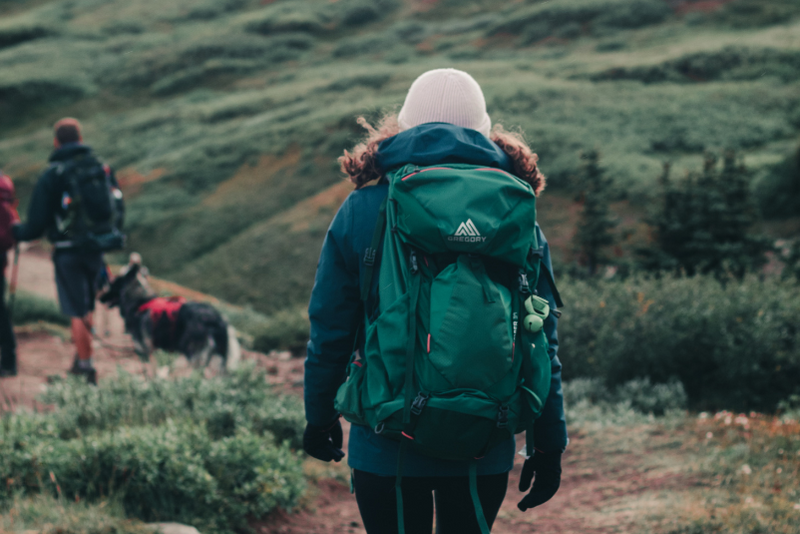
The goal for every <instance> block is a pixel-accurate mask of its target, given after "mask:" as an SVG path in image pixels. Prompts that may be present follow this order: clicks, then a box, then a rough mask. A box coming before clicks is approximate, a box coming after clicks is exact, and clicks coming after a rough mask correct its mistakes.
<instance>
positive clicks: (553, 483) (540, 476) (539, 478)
mask: <svg viewBox="0 0 800 534" xmlns="http://www.w3.org/2000/svg"><path fill="white" fill-rule="evenodd" d="M534 473H536V480H535V481H534V483H533V489H532V490H531V492H530V493H529V494H527V495H526V496H525V497H523V499H522V500H521V501H520V502H519V504H517V508H519V509H520V510H522V511H523V512H524V511H525V510H527V509H528V508H535V507H536V506H539V505H540V504H544V503H546V502H547V501H549V500H550V499H552V498H553V495H555V494H556V492H557V491H558V487H559V486H560V485H561V453H560V452H539V451H536V452H535V453H534V455H533V456H531V457H530V458H528V459H527V460H525V464H524V465H523V466H522V474H521V475H520V477H519V490H520V491H522V492H525V491H528V488H530V487H531V480H533V474H534Z"/></svg>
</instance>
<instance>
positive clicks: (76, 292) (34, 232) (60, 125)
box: [14, 118, 124, 383]
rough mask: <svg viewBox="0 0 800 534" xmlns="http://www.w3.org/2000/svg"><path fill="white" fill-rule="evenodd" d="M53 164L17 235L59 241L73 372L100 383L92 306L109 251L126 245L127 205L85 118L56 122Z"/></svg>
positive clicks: (56, 258)
mask: <svg viewBox="0 0 800 534" xmlns="http://www.w3.org/2000/svg"><path fill="white" fill-rule="evenodd" d="M54 130H55V132H54V134H55V135H54V140H53V145H54V147H55V150H54V151H53V153H52V154H51V155H50V159H49V162H50V165H49V167H48V168H47V170H46V171H45V172H44V174H42V176H41V177H40V178H39V181H38V182H37V183H36V187H35V189H34V191H33V196H32V197H31V199H30V203H29V206H28V218H27V220H26V221H25V223H24V224H20V225H17V226H15V227H14V237H15V238H16V240H17V241H30V240H33V239H38V238H40V237H42V236H43V235H45V234H46V235H47V238H48V240H49V241H50V242H51V243H52V244H53V248H54V250H53V264H54V266H55V277H56V287H57V289H58V301H59V304H60V306H61V311H62V312H63V313H64V314H65V315H68V316H70V318H71V320H72V339H73V342H74V343H75V352H76V354H75V361H74V362H73V365H72V368H71V369H70V373H72V374H76V375H81V376H85V377H86V379H87V381H89V382H90V383H97V371H96V370H95V368H94V365H93V363H92V312H93V310H94V301H95V293H96V289H97V287H96V286H97V282H98V279H99V278H100V276H101V275H102V272H103V270H104V268H105V265H104V262H103V252H104V251H108V250H115V249H119V248H122V246H123V243H124V237H123V236H122V234H121V228H122V220H123V216H124V206H123V203H122V192H121V191H120V189H119V186H118V184H117V181H116V178H115V177H114V172H113V171H112V170H111V168H110V167H109V166H108V165H106V164H104V163H102V162H101V161H100V160H99V159H98V158H97V156H95V155H94V153H93V152H92V149H91V148H90V147H89V146H87V145H85V144H83V137H82V134H81V125H80V123H79V122H78V121H77V120H75V119H71V118H66V119H62V120H60V121H58V122H57V123H56V125H55V127H54Z"/></svg>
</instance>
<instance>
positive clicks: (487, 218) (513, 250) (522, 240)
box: [389, 164, 536, 267]
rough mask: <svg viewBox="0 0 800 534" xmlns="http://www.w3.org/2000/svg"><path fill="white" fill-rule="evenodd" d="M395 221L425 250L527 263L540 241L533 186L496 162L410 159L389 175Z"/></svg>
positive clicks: (407, 239) (412, 242)
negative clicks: (435, 162) (432, 163)
mask: <svg viewBox="0 0 800 534" xmlns="http://www.w3.org/2000/svg"><path fill="white" fill-rule="evenodd" d="M389 180H390V187H389V200H390V201H392V202H394V203H395V204H396V207H397V210H396V218H395V220H394V221H389V224H391V225H392V226H393V229H394V231H396V232H397V234H398V236H399V237H400V239H401V240H402V241H403V242H405V243H407V244H409V245H411V246H412V247H415V248H417V249H419V250H421V251H423V252H426V253H430V254H438V253H443V252H456V253H462V254H464V253H465V254H476V255H481V256H487V257H491V258H496V259H499V260H503V261H506V262H508V263H511V264H513V265H515V266H518V267H524V266H525V261H526V258H527V255H528V252H529V251H530V250H531V248H532V247H535V245H536V243H535V241H536V233H535V227H536V196H535V195H534V193H533V189H532V188H531V186H530V185H529V184H528V183H526V182H524V181H523V180H520V179H519V178H517V177H516V176H514V175H513V174H511V173H508V172H506V171H503V170H501V169H497V168H494V167H484V166H475V165H464V164H446V165H436V166H432V167H422V168H420V167H417V166H413V165H408V166H406V167H403V168H402V169H400V170H398V171H396V172H395V173H391V174H390V176H389Z"/></svg>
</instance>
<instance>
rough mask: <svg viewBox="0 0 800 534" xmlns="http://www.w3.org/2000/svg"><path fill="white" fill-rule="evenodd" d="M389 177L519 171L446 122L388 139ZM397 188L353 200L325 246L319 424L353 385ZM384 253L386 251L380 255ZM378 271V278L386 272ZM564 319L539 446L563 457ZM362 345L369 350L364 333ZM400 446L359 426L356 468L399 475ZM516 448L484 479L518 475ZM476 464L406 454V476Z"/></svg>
mask: <svg viewBox="0 0 800 534" xmlns="http://www.w3.org/2000/svg"><path fill="white" fill-rule="evenodd" d="M378 162H379V164H380V167H381V169H382V170H383V171H388V170H391V169H394V168H397V167H399V166H402V165H404V164H407V163H413V164H417V165H421V166H428V165H434V164H440V163H469V164H474V165H487V166H493V167H498V168H502V169H504V170H506V171H508V172H513V168H512V165H511V162H510V161H509V158H508V156H507V155H506V154H505V152H503V151H502V150H501V149H500V147H499V146H497V145H496V144H495V143H494V142H492V141H490V140H489V139H487V138H486V137H485V136H483V135H482V134H480V133H478V132H477V131H475V130H470V129H466V128H460V127H458V126H453V125H450V124H444V123H429V124H423V125H421V126H417V127H416V128H411V129H409V130H406V131H404V132H402V133H400V134H398V135H396V136H394V137H391V138H389V139H386V140H384V141H383V142H382V143H381V144H380V149H379V151H378ZM388 190H389V186H388V183H386V181H385V179H383V180H381V181H380V182H379V183H378V184H377V185H376V186H373V187H365V188H363V189H359V190H357V191H354V192H353V193H351V194H350V196H349V197H348V198H347V199H346V200H345V202H344V204H342V206H341V208H340V209H339V211H338V213H337V214H336V217H335V218H334V220H333V222H332V223H331V226H330V228H329V229H328V233H327V236H326V238H325V242H324V244H323V246H322V253H321V255H320V259H319V264H318V267H317V275H316V280H315V283H314V289H313V291H312V294H311V302H310V305H309V317H310V319H311V339H310V341H309V343H308V355H307V358H306V362H305V406H306V419H307V420H308V422H309V423H310V424H312V425H317V426H320V427H325V426H330V424H331V423H332V422H333V421H334V420H335V419H336V418H337V417H338V414H337V412H336V411H335V409H334V405H333V401H334V397H335V396H336V391H337V389H338V387H339V386H340V385H341V384H342V382H343V381H344V379H345V373H346V368H347V365H348V363H349V360H350V356H351V354H352V351H353V348H354V346H355V345H356V341H357V340H356V335H357V332H359V330H360V327H361V326H362V323H363V321H364V316H365V314H364V310H363V308H362V303H361V299H360V286H361V278H362V276H363V275H364V269H365V264H364V262H363V258H364V252H365V251H366V249H367V248H369V247H370V246H371V241H372V234H373V230H374V227H375V223H376V221H377V218H378V211H379V209H380V205H381V203H382V202H383V199H384V198H385V197H386V195H387V193H388ZM536 231H537V232H538V237H539V242H540V243H543V244H544V265H545V266H546V267H547V268H548V269H551V270H552V265H551V261H550V249H549V247H548V245H547V242H546V240H545V238H544V235H543V234H542V232H541V230H540V229H539V227H538V226H537V227H536ZM379 250H380V249H379ZM379 270H380V269H379V268H378V267H376V269H375V272H379ZM377 287H378V280H377V277H375V279H373V281H372V291H371V296H370V298H369V299H368V301H367V306H372V307H374V306H375V304H376V299H377ZM537 290H538V294H539V295H540V296H541V297H543V298H545V299H547V300H548V301H549V302H550V306H551V308H552V309H555V308H556V303H555V299H554V298H553V291H552V288H551V287H550V284H549V283H548V282H547V277H546V276H544V275H543V276H541V277H540V280H539V283H538V286H537ZM556 325H557V318H556V317H555V314H550V316H549V318H548V319H547V320H546V321H545V324H544V331H545V334H546V336H547V338H548V341H549V343H550V358H551V362H552V386H551V389H550V395H549V397H548V399H547V402H546V405H545V409H544V412H543V414H542V416H541V417H540V418H539V419H538V420H537V421H536V424H535V436H536V437H535V442H536V448H537V449H539V450H542V451H545V452H550V451H561V450H563V449H564V448H565V447H566V446H567V441H568V440H567V429H566V422H565V418H564V403H563V395H562V389H561V362H560V361H559V359H558V357H557V352H558V337H557V334H556ZM360 338H361V339H359V340H358V343H359V344H363V335H362V336H360ZM398 448H399V442H396V441H393V440H390V439H388V438H385V437H382V436H379V435H377V434H376V433H375V432H374V431H373V430H372V429H371V428H369V427H366V426H360V425H352V426H351V430H350V440H349V446H348V450H349V458H348V463H349V465H350V467H352V468H354V469H357V470H360V471H366V472H369V473H374V474H377V475H382V476H395V475H396V474H397V455H398ZM515 449H516V445H515V440H514V439H513V438H509V439H508V440H507V441H506V442H504V443H501V444H500V445H498V446H497V447H495V448H494V449H492V450H490V451H489V452H488V453H487V454H486V456H485V457H484V458H482V459H481V460H479V461H478V474H479V475H490V474H498V473H503V472H507V471H510V470H511V468H512V466H513V463H514V453H515ZM468 466H469V462H454V461H446V460H440V459H436V458H432V457H427V456H422V455H419V454H415V453H413V452H411V451H409V452H407V453H406V456H405V459H404V463H403V474H404V475H405V476H466V475H467V473H468Z"/></svg>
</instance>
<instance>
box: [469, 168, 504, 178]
mask: <svg viewBox="0 0 800 534" xmlns="http://www.w3.org/2000/svg"><path fill="white" fill-rule="evenodd" d="M475 170H476V171H492V172H499V173H502V174H505V175H506V176H508V173H507V172H506V171H504V170H503V169H495V168H494V167H481V168H480V169H475Z"/></svg>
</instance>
